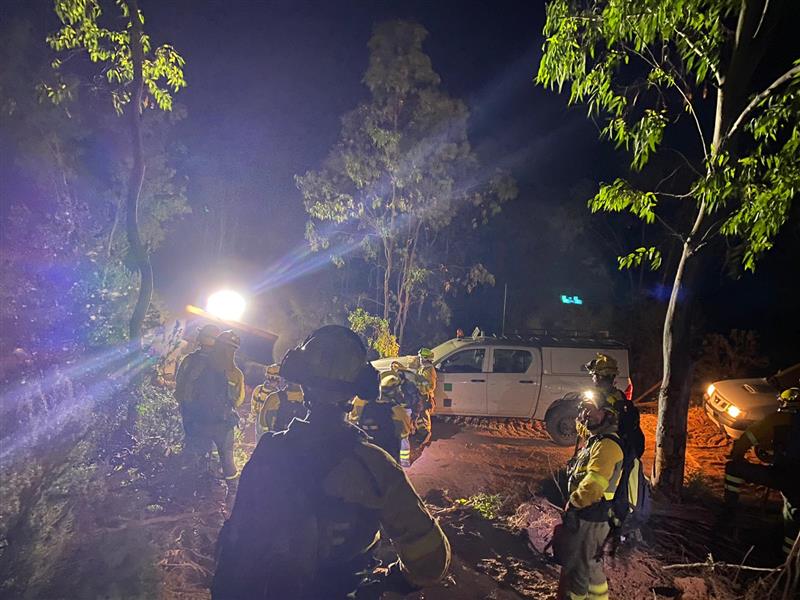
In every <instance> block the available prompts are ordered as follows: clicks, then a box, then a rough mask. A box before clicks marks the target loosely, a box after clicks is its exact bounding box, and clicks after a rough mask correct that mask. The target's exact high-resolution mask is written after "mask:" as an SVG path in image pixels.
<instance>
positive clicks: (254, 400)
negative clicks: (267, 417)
mask: <svg viewBox="0 0 800 600" xmlns="http://www.w3.org/2000/svg"><path fill="white" fill-rule="evenodd" d="M276 389H277V388H276V387H275V386H274V385H272V384H268V383H259V384H258V385H257V386H256V387H255V388H253V393H252V394H250V411H251V412H253V413H255V414H257V415H258V414H259V413H260V412H261V409H262V408H264V404H266V402H267V398H268V397H269V395H270V394H271V393H272V392H274V391H276Z"/></svg>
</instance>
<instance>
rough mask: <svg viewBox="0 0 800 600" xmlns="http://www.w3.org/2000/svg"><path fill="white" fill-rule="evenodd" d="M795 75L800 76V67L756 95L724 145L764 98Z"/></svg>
mask: <svg viewBox="0 0 800 600" xmlns="http://www.w3.org/2000/svg"><path fill="white" fill-rule="evenodd" d="M795 75H800V65H795V66H794V67H792V68H791V69H789V70H788V71H786V73H784V74H783V75H781V76H780V77H778V78H777V79H776V80H775V81H773V82H772V83H771V84H770V85H769V87H767V89H765V90H764V91H763V92H761V93H760V94H756V95H755V96H754V97H753V99H752V100H750V103H749V104H748V105H747V106H745V108H744V110H743V111H742V112H741V113H739V116H738V117H736V120H735V121H734V122H733V125H731V128H730V129H729V130H728V133H726V134H725V137H724V138H723V139H722V144H724V143H725V142H726V141H727V140H728V139H730V138H731V137H732V136H733V134H734V133H735V132H736V130H737V129H738V128H739V127H740V126H741V125H742V122H744V120H745V118H746V117H747V115H748V114H750V112H751V111H752V110H753V109H754V108H755V107H756V106H757V105H758V104H759V103H760V102H761V101H762V100H764V98H766V97H767V96H769V95H770V94H771V93H772V92H773V91H775V89H776V88H778V87H780V86H781V85H783V84H784V83H786V82H787V81H788V80H790V79H791V78H792V77H794V76H795Z"/></svg>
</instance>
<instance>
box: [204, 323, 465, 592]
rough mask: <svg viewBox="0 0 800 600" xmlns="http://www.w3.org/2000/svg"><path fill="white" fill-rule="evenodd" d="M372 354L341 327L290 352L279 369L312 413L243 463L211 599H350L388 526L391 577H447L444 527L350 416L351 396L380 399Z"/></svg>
mask: <svg viewBox="0 0 800 600" xmlns="http://www.w3.org/2000/svg"><path fill="white" fill-rule="evenodd" d="M366 357H367V352H366V348H365V347H364V345H363V343H362V342H361V340H360V339H359V337H358V335H356V334H355V333H353V332H352V331H351V330H349V329H347V328H346V327H341V326H338V325H328V326H326V327H322V328H321V329H318V330H316V331H315V332H314V333H312V334H311V335H310V336H309V337H308V338H306V340H305V342H304V343H303V344H302V345H301V346H299V347H298V348H295V349H293V350H290V351H289V352H287V354H286V356H284V358H283V361H282V362H281V373H282V375H283V377H284V378H286V379H287V380H288V381H292V382H295V383H298V384H300V385H302V387H303V393H304V395H305V398H306V402H307V403H308V405H309V407H310V411H311V412H310V416H309V418H308V420H306V421H302V420H299V419H295V420H294V421H292V423H291V424H290V426H289V429H288V430H287V431H285V432H282V433H280V434H276V435H273V436H264V437H262V438H261V440H260V441H259V443H258V446H257V447H256V449H255V451H254V452H253V455H252V456H251V457H250V460H249V461H248V463H247V465H245V468H244V470H243V471H242V477H241V484H240V488H239V493H238V495H237V498H236V503H235V505H234V507H233V511H232V513H231V516H230V518H229V519H228V520H227V522H226V523H225V525H224V527H223V529H222V531H221V532H220V538H219V542H218V549H219V554H218V557H219V559H218V562H217V567H216V572H215V574H214V580H213V583H212V588H211V589H212V598H214V599H217V600H219V599H225V600H236V599H240V598H247V599H262V598H326V599H333V600H335V599H339V598H345V597H347V596H348V594H350V593H351V592H353V590H354V589H356V587H357V586H358V583H359V581H360V580H361V574H360V572H362V571H363V570H364V569H365V568H369V566H370V564H371V550H372V548H373V547H374V546H375V544H376V543H377V541H378V539H379V537H380V535H381V532H384V533H385V534H386V535H388V536H389V537H390V538H391V540H392V543H393V545H394V549H395V550H396V551H397V553H398V555H399V559H398V560H397V561H396V562H395V563H393V564H392V565H390V567H389V568H388V571H387V579H388V580H391V581H399V580H402V581H405V582H408V583H410V584H414V585H420V586H422V585H428V584H433V583H435V582H437V581H439V580H441V579H442V578H443V577H444V575H445V573H446V572H447V568H448V565H449V562H450V545H449V542H448V541H447V538H446V537H445V535H444V533H443V532H442V530H441V528H440V527H439V524H438V523H437V521H436V520H435V519H434V518H433V517H431V515H430V514H429V513H428V512H427V510H426V509H425V506H424V504H423V503H422V501H421V500H420V498H419V496H418V495H417V493H416V491H415V490H414V488H413V486H412V485H411V483H410V482H409V480H408V478H407V477H406V475H405V473H404V472H403V470H402V469H401V468H400V466H399V465H398V464H397V463H396V462H395V461H393V460H392V459H391V457H389V455H388V454H386V452H384V451H383V450H381V449H380V448H378V447H377V446H375V445H373V444H371V443H369V442H368V440H367V439H366V437H365V435H364V433H363V432H362V431H361V430H359V429H358V428H357V427H354V426H353V425H351V424H349V423H347V422H346V420H345V418H344V417H345V414H346V412H347V410H348V409H349V407H350V402H351V400H352V399H353V397H354V396H356V395H357V396H359V397H361V398H365V399H369V400H373V399H375V398H376V397H377V395H378V386H379V379H378V373H377V371H375V369H374V368H373V367H372V366H371V365H370V364H369V363H368V362H367V360H366ZM265 507H266V509H265Z"/></svg>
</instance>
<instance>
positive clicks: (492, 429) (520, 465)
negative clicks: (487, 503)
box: [407, 420, 572, 498]
mask: <svg viewBox="0 0 800 600" xmlns="http://www.w3.org/2000/svg"><path fill="white" fill-rule="evenodd" d="M434 432H435V433H434V438H433V442H432V443H431V445H430V446H429V447H428V448H426V449H425V451H424V453H423V454H422V456H421V457H420V458H419V459H417V460H416V461H414V464H413V465H412V466H411V468H409V469H408V470H407V473H408V476H409V478H410V479H411V481H412V483H413V484H414V487H416V488H417V491H418V492H419V493H420V495H422V496H425V495H426V494H427V493H428V492H430V491H431V490H446V491H447V492H448V494H449V496H450V497H452V498H466V497H469V496H472V495H474V494H478V493H481V492H482V493H486V494H496V493H500V494H504V495H508V494H513V493H515V492H516V493H520V492H524V491H529V490H530V491H531V492H532V490H533V489H535V486H536V484H538V483H539V482H540V481H542V480H549V479H550V478H551V477H552V475H553V473H555V472H556V471H557V470H558V469H560V468H562V467H563V466H564V464H565V463H566V461H567V460H568V459H569V457H570V456H572V448H563V447H559V446H556V445H555V444H553V443H552V442H551V441H550V440H549V439H548V438H547V436H546V434H544V433H543V432H541V431H540V430H539V429H538V428H536V427H533V426H531V425H529V424H528V425H524V424H521V423H519V422H500V421H498V422H491V421H488V420H483V421H482V422H479V423H476V425H475V426H471V425H469V424H467V425H461V424H456V423H453V422H437V423H436V424H435V426H434ZM529 493H530V492H529Z"/></svg>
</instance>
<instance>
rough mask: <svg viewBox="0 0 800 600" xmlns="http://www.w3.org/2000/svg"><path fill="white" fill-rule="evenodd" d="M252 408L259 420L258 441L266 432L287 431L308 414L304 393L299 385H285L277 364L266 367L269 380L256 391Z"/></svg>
mask: <svg viewBox="0 0 800 600" xmlns="http://www.w3.org/2000/svg"><path fill="white" fill-rule="evenodd" d="M250 404H251V407H250V410H251V411H252V413H253V414H255V417H256V441H258V440H259V439H260V438H261V436H262V435H264V433H266V432H267V431H271V432H276V431H283V430H285V429H286V428H287V427H288V426H289V423H290V422H291V421H292V419H294V418H295V417H297V418H300V419H302V418H304V417H305V416H306V413H307V412H308V411H307V410H306V408H305V404H304V403H303V390H302V389H300V386H299V385H297V384H296V383H290V384H288V385H285V384H284V382H283V380H282V379H281V376H280V365H277V364H273V365H269V366H268V367H267V378H266V379H265V380H264V383H262V384H260V385H257V386H256V388H255V389H254V390H253V395H252V398H251V403H250Z"/></svg>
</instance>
